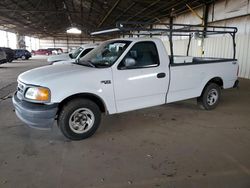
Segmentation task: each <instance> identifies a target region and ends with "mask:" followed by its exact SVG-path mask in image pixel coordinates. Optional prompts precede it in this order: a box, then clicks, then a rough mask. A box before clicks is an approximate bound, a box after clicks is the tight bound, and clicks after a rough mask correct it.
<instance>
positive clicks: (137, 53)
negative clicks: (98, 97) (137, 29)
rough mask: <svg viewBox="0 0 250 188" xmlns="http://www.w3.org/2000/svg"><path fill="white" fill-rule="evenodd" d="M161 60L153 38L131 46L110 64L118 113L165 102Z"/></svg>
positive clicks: (164, 72) (165, 83)
mask: <svg viewBox="0 0 250 188" xmlns="http://www.w3.org/2000/svg"><path fill="white" fill-rule="evenodd" d="M163 63H165V62H163ZM163 63H162V62H161V59H160V57H159V54H158V50H157V46H156V44H155V43H154V42H153V41H145V42H144V41H143V42H137V43H135V44H134V46H132V47H131V49H130V50H129V51H128V53H127V54H126V55H125V56H124V58H123V60H121V62H120V63H119V65H118V66H114V67H113V80H114V91H115V99H116V107H117V111H118V112H125V111H130V110H135V109H140V108H145V107H150V106H155V105H160V104H164V103H165V99H166V93H167V88H168V82H169V75H167V74H168V69H167V66H164V64H163Z"/></svg>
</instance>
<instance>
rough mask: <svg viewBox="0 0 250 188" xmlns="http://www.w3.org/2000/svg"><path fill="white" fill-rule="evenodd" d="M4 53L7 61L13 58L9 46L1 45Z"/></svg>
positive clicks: (12, 51)
mask: <svg viewBox="0 0 250 188" xmlns="http://www.w3.org/2000/svg"><path fill="white" fill-rule="evenodd" d="M1 48H2V50H4V51H5V53H6V59H7V62H12V61H13V60H14V59H15V52H14V50H12V49H11V48H6V47H1Z"/></svg>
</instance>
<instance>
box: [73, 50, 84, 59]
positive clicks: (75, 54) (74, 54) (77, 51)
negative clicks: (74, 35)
mask: <svg viewBox="0 0 250 188" xmlns="http://www.w3.org/2000/svg"><path fill="white" fill-rule="evenodd" d="M82 50H83V48H82V47H79V48H77V49H76V50H75V51H74V52H73V53H72V54H70V57H71V59H76V58H77V56H78V55H79V54H80V53H81V51H82Z"/></svg>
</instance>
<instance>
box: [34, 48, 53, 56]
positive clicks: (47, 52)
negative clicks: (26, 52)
mask: <svg viewBox="0 0 250 188" xmlns="http://www.w3.org/2000/svg"><path fill="white" fill-rule="evenodd" d="M31 53H32V54H33V55H51V54H52V51H51V50H48V49H39V50H32V51H31Z"/></svg>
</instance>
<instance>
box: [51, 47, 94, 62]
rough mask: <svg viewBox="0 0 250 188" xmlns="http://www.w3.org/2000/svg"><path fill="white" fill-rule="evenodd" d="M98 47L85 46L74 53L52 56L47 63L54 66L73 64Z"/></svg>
mask: <svg viewBox="0 0 250 188" xmlns="http://www.w3.org/2000/svg"><path fill="white" fill-rule="evenodd" d="M96 46H97V44H84V45H82V46H80V47H78V48H77V49H76V50H75V51H74V52H73V53H67V54H59V55H52V56H50V57H48V59H47V61H48V62H49V63H50V64H52V65H62V64H71V63H74V62H75V61H78V59H80V58H82V57H83V56H85V55H86V54H87V53H89V52H90V51H91V50H93V49H94V48H95V47H96Z"/></svg>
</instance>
